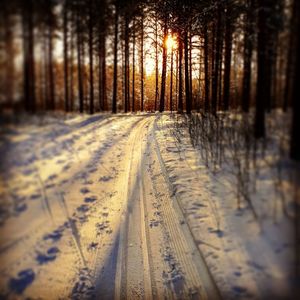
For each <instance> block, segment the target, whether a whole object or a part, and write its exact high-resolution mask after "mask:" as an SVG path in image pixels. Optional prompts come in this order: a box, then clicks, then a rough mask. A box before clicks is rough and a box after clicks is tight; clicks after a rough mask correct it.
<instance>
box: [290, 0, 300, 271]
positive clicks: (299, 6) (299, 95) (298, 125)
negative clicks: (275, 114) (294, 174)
mask: <svg viewBox="0 0 300 300" xmlns="http://www.w3.org/2000/svg"><path fill="white" fill-rule="evenodd" d="M295 2H296V3H295V5H294V9H295V10H296V12H295V14H296V24H297V25H296V28H297V29H296V31H297V45H296V53H297V56H296V68H295V74H294V80H293V102H292V107H293V120H292V131H291V145H290V156H291V158H292V159H294V160H296V161H300V139H299V132H300V101H299V99H300V88H299V84H298V82H297V79H298V78H299V76H300V38H299V34H300V3H299V1H295ZM298 218H299V216H298ZM298 242H299V241H298ZM298 267H300V266H298ZM298 271H300V270H298ZM298 275H299V274H298Z"/></svg>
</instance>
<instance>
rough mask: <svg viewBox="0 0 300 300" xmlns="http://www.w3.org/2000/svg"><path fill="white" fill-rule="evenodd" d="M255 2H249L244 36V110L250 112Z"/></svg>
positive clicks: (248, 0)
mask: <svg viewBox="0 0 300 300" xmlns="http://www.w3.org/2000/svg"><path fill="white" fill-rule="evenodd" d="M254 1H255V0H247V14H246V21H245V22H246V24H245V34H244V41H245V42H244V70H243V87H242V109H243V111H244V112H249V108H250V95H251V76H252V71H251V62H252V53H253V41H252V39H253V37H252V35H253V26H254V24H253V9H254Z"/></svg>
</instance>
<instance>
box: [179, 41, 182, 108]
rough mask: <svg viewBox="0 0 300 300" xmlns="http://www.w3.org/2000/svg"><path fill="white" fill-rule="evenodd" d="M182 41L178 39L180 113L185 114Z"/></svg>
mask: <svg viewBox="0 0 300 300" xmlns="http://www.w3.org/2000/svg"><path fill="white" fill-rule="evenodd" d="M182 47H183V45H182V40H181V38H180V37H179V39H178V113H182V112H183V86H182V56H183V49H182Z"/></svg>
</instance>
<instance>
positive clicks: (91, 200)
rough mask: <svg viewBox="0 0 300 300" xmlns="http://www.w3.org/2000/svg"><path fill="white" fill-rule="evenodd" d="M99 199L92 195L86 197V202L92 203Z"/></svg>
mask: <svg viewBox="0 0 300 300" xmlns="http://www.w3.org/2000/svg"><path fill="white" fill-rule="evenodd" d="M96 200H97V197H96V196H90V197H85V198H84V202H85V203H91V202H95V201H96Z"/></svg>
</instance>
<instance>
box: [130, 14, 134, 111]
mask: <svg viewBox="0 0 300 300" xmlns="http://www.w3.org/2000/svg"><path fill="white" fill-rule="evenodd" d="M133 28H135V20H133ZM132 38H133V39H132V104H131V111H132V112H134V111H135V31H133V37H132Z"/></svg>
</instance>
